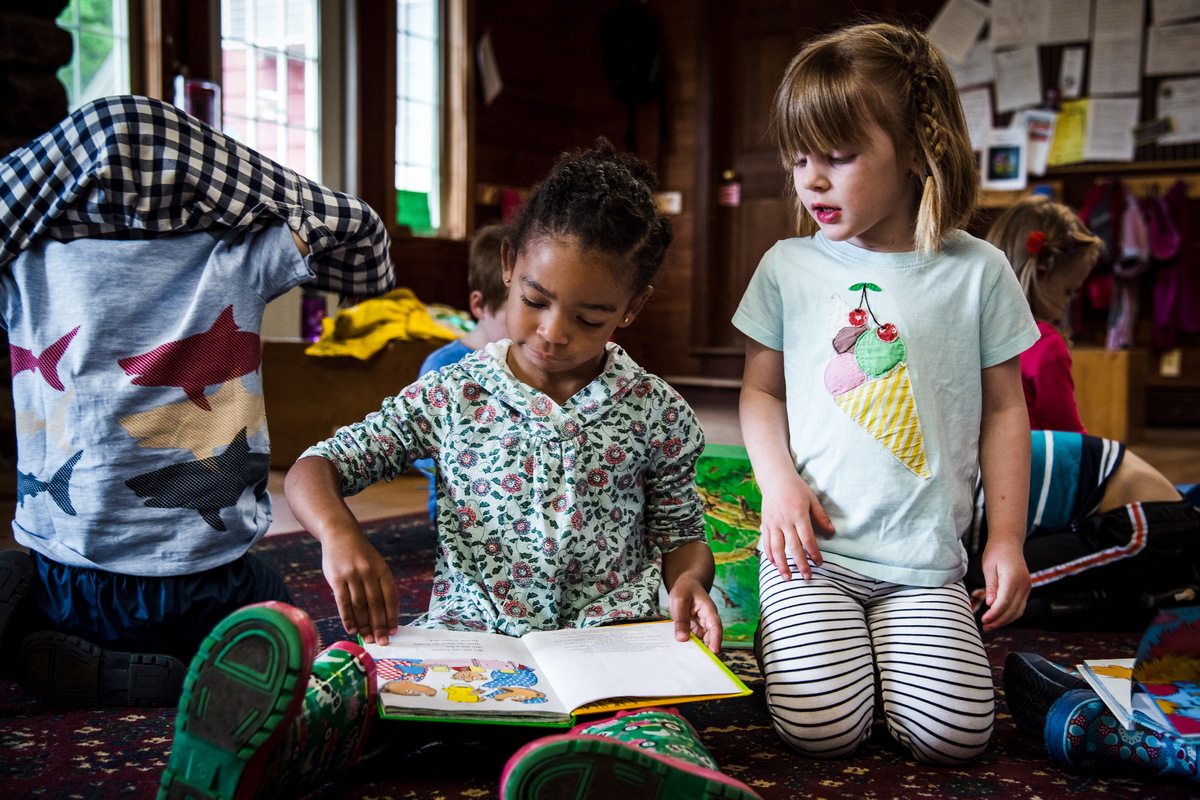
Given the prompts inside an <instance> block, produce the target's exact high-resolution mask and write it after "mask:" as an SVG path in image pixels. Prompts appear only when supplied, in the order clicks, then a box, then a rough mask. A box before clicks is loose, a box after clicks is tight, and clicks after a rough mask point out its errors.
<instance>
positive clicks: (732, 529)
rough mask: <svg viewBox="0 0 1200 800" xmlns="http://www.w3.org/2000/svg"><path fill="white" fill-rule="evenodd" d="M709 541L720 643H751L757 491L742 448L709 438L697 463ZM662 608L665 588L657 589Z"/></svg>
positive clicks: (755, 615) (755, 616) (758, 518)
mask: <svg viewBox="0 0 1200 800" xmlns="http://www.w3.org/2000/svg"><path fill="white" fill-rule="evenodd" d="M696 489H697V490H698V491H699V492H700V497H701V498H702V499H703V500H704V524H705V529H706V533H707V534H708V546H709V547H710V548H711V549H712V551H713V557H714V559H715V560H716V573H715V575H714V577H713V587H712V590H711V591H710V592H709V595H710V596H711V597H712V599H713V602H714V603H716V605H717V613H719V614H720V615H721V624H722V625H723V626H724V629H725V630H724V635H723V637H722V639H721V647H745V648H749V647H753V646H754V629H755V628H757V627H758V537H759V530H758V529H759V527H761V525H762V517H761V514H762V492H761V491H760V490H759V488H758V483H757V482H755V480H754V468H753V467H752V466H751V465H750V456H749V455H748V454H747V453H746V448H745V447H741V446H739V445H729V444H714V443H712V442H709V443H708V445H706V446H705V448H704V452H703V453H702V454H701V455H700V460H699V461H698V462H697V463H696ZM659 603H660V605H661V606H662V610H663V613H666V609H667V593H666V590H665V589H664V590H663V591H662V592H661V593H660V595H659Z"/></svg>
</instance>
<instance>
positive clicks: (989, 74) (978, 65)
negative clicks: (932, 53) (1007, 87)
mask: <svg viewBox="0 0 1200 800" xmlns="http://www.w3.org/2000/svg"><path fill="white" fill-rule="evenodd" d="M946 66H948V67H950V74H951V75H953V76H954V83H955V84H956V85H957V86H959V87H964V86H978V85H979V84H981V83H991V82H992V81H994V80H995V79H996V62H995V60H994V59H993V56H992V43H991V41H989V40H988V39H980V40H978V41H977V42H975V45H974V46H973V47H972V48H971V50H970V52H968V53H967V58H966V60H965V61H947V62H946Z"/></svg>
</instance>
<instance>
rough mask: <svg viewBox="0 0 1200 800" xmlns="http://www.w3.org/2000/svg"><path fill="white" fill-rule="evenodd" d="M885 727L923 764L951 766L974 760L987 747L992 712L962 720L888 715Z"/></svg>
mask: <svg viewBox="0 0 1200 800" xmlns="http://www.w3.org/2000/svg"><path fill="white" fill-rule="evenodd" d="M887 722H888V730H890V731H891V734H892V736H893V738H895V739H896V741H898V742H900V744H902V745H904V746H905V747H906V748H907V749H908V751H909V752H910V753H911V754H912V756H913V758H914V759H916V760H917V761H920V762H921V763H923V764H931V765H933V766H942V767H953V766H958V765H961V764H967V763H969V762H971V761H974V760H975V759H976V758H978V757H979V756H980V755H982V754H983V751H984V750H986V749H987V746H988V742H989V741H991V738H992V722H993V721H992V716H991V715H990V714H989V715H987V717H986V718H985V719H980V720H963V719H962V718H960V717H957V716H951V717H949V718H947V719H938V718H934V717H925V716H921V717H919V718H915V719H914V718H905V717H901V716H899V715H897V714H890V715H888V719H887Z"/></svg>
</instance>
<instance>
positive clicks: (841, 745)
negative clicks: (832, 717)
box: [771, 708, 873, 759]
mask: <svg viewBox="0 0 1200 800" xmlns="http://www.w3.org/2000/svg"><path fill="white" fill-rule="evenodd" d="M804 716H805V715H803V714H799V715H797V714H788V713H778V712H777V710H776V709H775V708H772V709H771V723H772V724H773V725H774V726H775V733H777V734H778V735H779V738H780V740H781V741H782V742H783V743H784V744H786V745H787V746H788V747H789V748H791V749H792V750H794V751H795V752H796V753H798V754H800V755H802V756H805V757H806V758H819V759H827V758H841V757H843V756H848V755H850V754H851V753H853V752H854V751H855V750H857V749H858V748H859V746H860V745H861V744H862V743H863V742H865V741H866V740H867V737H868V736H870V735H871V722H872V717H873V715H871V714H868V715H866V716H865V717H859V718H855V719H853V720H848V721H847V722H849V723H852V724H849V725H847V724H819V725H814V724H809V723H805V722H804Z"/></svg>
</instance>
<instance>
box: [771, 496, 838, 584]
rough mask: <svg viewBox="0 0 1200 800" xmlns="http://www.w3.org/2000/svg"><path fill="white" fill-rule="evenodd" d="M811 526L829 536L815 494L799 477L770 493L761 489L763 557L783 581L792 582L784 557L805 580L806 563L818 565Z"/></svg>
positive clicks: (818, 552) (809, 572) (828, 523)
mask: <svg viewBox="0 0 1200 800" xmlns="http://www.w3.org/2000/svg"><path fill="white" fill-rule="evenodd" d="M813 523H816V527H819V528H821V529H822V530H824V531H827V532H829V533H833V523H832V522H831V521H830V520H829V515H828V514H826V513H825V509H824V508H822V507H821V501H819V500H818V499H817V495H816V492H814V491H813V490H812V488H811V487H810V486H809V485H808V484H807V483H805V482H804V480H803V479H801V478H800V476H799V475H795V474H793V475H790V476H787V477H786V478H785V479H783V480H781V481H780V482H779V483H778V485H777V486H775V487H773V491H768V490H767V489H765V488H764V489H763V503H762V525H761V526H760V527H759V531H760V532H761V533H762V539H761V542H762V550H763V555H765V556H766V557H767V560H768V561H770V562H771V564H772V565H773V566H774V567H775V569H777V570H779V575H780V576H781V577H782V578H783V579H784V580H785V581H790V580H791V579H792V571H791V569H790V568H789V567H788V553H791V554H792V558H793V559H794V560H795V562H796V571H797V573H799V575H800V577H801V578H804V579H805V580H808V579H809V578H811V577H812V569H810V568H809V566H808V561H809V559H812V562H813V563H814V564H816V565H818V566H820V565H821V563H822V559H821V549H820V548H819V547H817V536H816V532H815V531H814V529H813Z"/></svg>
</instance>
